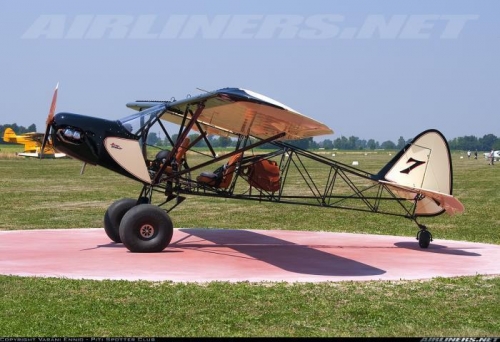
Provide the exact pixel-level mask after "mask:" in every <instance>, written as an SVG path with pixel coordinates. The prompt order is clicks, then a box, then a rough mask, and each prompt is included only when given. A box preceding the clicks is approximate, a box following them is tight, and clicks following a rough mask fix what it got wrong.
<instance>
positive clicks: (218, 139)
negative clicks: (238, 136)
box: [0, 123, 500, 151]
mask: <svg viewBox="0 0 500 342" xmlns="http://www.w3.org/2000/svg"><path fill="white" fill-rule="evenodd" d="M6 128H12V129H13V130H14V132H16V134H23V133H28V132H36V125H35V124H31V125H30V126H28V127H24V126H19V125H17V124H15V123H14V124H6V125H0V132H2V134H3V132H4V131H5V129H6ZM198 136H199V134H196V133H193V134H191V135H190V136H189V138H190V139H191V141H194V140H195V139H196V138H197V137H198ZM171 138H172V140H173V141H176V139H177V134H174V135H173V136H172V137H171ZM207 139H208V141H209V142H210V144H211V145H212V146H213V147H214V148H226V147H234V146H235V145H236V141H235V140H233V139H231V138H228V137H222V136H215V135H209V136H207ZM410 141H411V139H409V140H406V139H404V138H403V137H402V136H401V137H399V139H398V141H397V142H393V141H391V140H386V141H383V142H382V143H379V142H378V141H375V140H374V139H369V140H365V139H360V138H358V137H356V136H350V137H345V136H341V137H339V138H336V139H334V140H331V139H325V140H322V141H314V140H313V138H307V139H300V140H290V141H287V142H288V143H290V144H291V145H294V146H297V147H300V148H303V149H319V148H324V149H325V150H332V149H338V150H378V149H384V150H399V149H402V148H403V147H404V146H405V145H406V144H407V143H408V142H410ZM0 143H2V144H3V143H4V142H3V140H0ZM147 143H148V144H150V145H162V146H169V145H171V144H170V141H169V140H168V139H167V138H166V137H164V138H162V137H161V134H160V133H158V134H157V133H155V132H151V131H150V132H149V135H148V141H147ZM448 144H449V146H450V149H451V150H462V151H466V150H471V151H475V150H477V151H489V150H491V149H494V150H500V138H499V137H497V136H496V135H494V134H486V135H484V136H483V137H481V138H478V137H476V136H474V135H466V136H463V137H458V138H454V139H451V140H448ZM206 146H207V144H206V142H205V140H203V139H202V140H200V141H199V142H198V143H197V144H196V147H206ZM270 147H272V145H270V144H264V145H261V146H260V148H263V149H265V148H270Z"/></svg>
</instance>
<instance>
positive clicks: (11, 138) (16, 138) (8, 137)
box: [3, 84, 66, 158]
mask: <svg viewBox="0 0 500 342" xmlns="http://www.w3.org/2000/svg"><path fill="white" fill-rule="evenodd" d="M58 87H59V84H57V86H56V88H55V90H54V95H53V97H52V103H51V105H50V110H49V116H53V115H54V112H55V110H56V102H57V89H58ZM43 140H44V133H37V132H29V133H24V134H22V135H17V134H16V132H14V130H13V129H12V128H6V129H5V131H4V133H3V141H5V142H7V143H14V144H20V145H24V152H21V153H17V155H18V156H22V157H35V158H41V157H42V156H43V157H45V158H64V157H66V155H65V154H64V153H58V152H57V151H56V150H55V149H54V147H53V146H52V143H51V142H50V141H47V142H45V145H44V146H43V149H42V145H43ZM42 150H43V152H42Z"/></svg>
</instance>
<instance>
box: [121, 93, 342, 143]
mask: <svg viewBox="0 0 500 342" xmlns="http://www.w3.org/2000/svg"><path fill="white" fill-rule="evenodd" d="M157 103H158V102H133V103H129V104H127V106H128V107H130V108H134V109H142V108H148V107H151V106H154V105H156V104H157ZM199 104H203V106H204V108H203V111H202V113H201V115H200V116H199V118H198V123H199V124H200V125H201V127H202V129H204V130H205V131H206V132H207V133H208V134H217V135H222V136H234V135H244V136H247V135H248V136H252V137H255V138H259V139H266V138H269V137H272V136H275V135H276V134H279V133H282V132H285V133H286V134H285V136H284V137H283V138H282V139H283V140H295V139H303V138H309V137H314V136H318V135H325V134H333V131H332V130H331V129H330V128H328V127H327V126H326V125H324V124H322V123H320V122H318V121H316V120H314V119H311V118H309V117H307V116H304V115H302V114H300V113H299V112H297V111H295V110H293V109H291V108H289V107H287V106H285V105H283V104H281V103H279V102H277V101H275V100H273V99H270V98H268V97H266V96H263V95H260V94H257V93H255V92H252V91H249V90H243V89H238V88H225V89H221V90H218V91H215V92H211V93H207V94H204V95H201V96H198V97H192V98H188V99H186V100H181V101H175V102H172V103H169V104H168V110H167V112H166V113H165V114H163V116H162V119H163V120H166V121H169V122H172V123H175V124H182V122H183V117H184V113H186V112H188V111H190V110H191V111H195V110H196V106H198V105H199ZM185 124H187V123H185Z"/></svg>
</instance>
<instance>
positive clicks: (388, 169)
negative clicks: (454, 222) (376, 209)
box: [376, 129, 463, 216]
mask: <svg viewBox="0 0 500 342" xmlns="http://www.w3.org/2000/svg"><path fill="white" fill-rule="evenodd" d="M376 178H377V180H378V181H379V182H381V183H384V184H386V185H387V186H389V187H390V188H391V189H393V190H394V191H395V192H397V193H398V194H399V195H401V196H402V197H404V198H408V199H409V200H417V201H418V203H417V209H416V214H417V215H419V216H432V215H438V214H441V213H442V212H443V211H445V210H446V211H447V212H448V213H455V212H462V211H463V205H462V204H461V203H460V202H459V201H458V200H456V199H455V198H453V196H451V195H452V191H453V170H452V165H451V155H450V149H449V147H448V143H447V141H446V139H445V137H444V136H443V135H442V134H441V132H439V131H437V130H434V129H431V130H427V131H424V132H422V133H420V134H419V135H417V136H416V137H415V138H414V139H413V140H412V141H411V142H410V143H409V144H407V145H406V146H405V147H404V148H403V149H402V150H401V151H400V152H399V153H398V154H397V155H396V156H395V157H394V158H393V159H392V160H391V161H390V162H389V163H388V164H387V165H386V166H384V167H383V168H382V170H380V172H379V173H378V174H377V176H376Z"/></svg>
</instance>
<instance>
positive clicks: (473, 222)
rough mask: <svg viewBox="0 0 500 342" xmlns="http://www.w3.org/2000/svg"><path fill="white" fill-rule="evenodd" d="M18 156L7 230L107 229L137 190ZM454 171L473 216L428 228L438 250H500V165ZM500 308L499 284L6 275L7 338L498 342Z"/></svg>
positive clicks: (289, 222) (332, 215)
mask: <svg viewBox="0 0 500 342" xmlns="http://www.w3.org/2000/svg"><path fill="white" fill-rule="evenodd" d="M14 152H15V148H14V147H11V146H8V147H6V146H3V145H2V146H0V173H1V175H2V177H1V178H0V185H1V189H2V192H1V195H0V196H1V197H0V199H1V203H2V207H1V211H0V229H4V230H5V229H44V228H82V227H102V225H103V223H102V219H103V215H104V212H105V210H106V208H107V207H108V206H109V205H110V204H111V203H112V202H113V201H114V200H116V199H119V198H122V197H135V196H137V194H138V192H139V190H140V186H139V184H137V183H135V182H133V181H130V180H128V179H126V178H124V177H122V176H119V175H116V174H114V173H111V172H109V171H107V170H105V169H103V168H100V167H87V169H86V172H85V174H84V175H83V176H80V175H79V172H80V168H81V163H79V162H77V161H74V160H71V159H64V160H34V159H23V158H18V157H15V155H14ZM189 158H196V156H189ZM335 159H336V160H339V161H341V162H344V163H347V164H350V163H351V162H352V161H353V160H357V161H359V167H360V168H361V169H363V170H367V171H370V172H376V171H377V170H378V169H380V168H381V167H382V166H383V165H384V164H385V163H386V162H387V161H388V160H389V159H390V156H389V154H388V152H385V151H378V152H377V153H370V154H368V155H365V154H364V153H354V152H342V151H340V152H339V151H337V152H336V156H335ZM453 165H454V195H455V196H456V197H457V198H458V199H459V200H460V201H462V203H463V204H464V205H465V208H466V212H465V213H464V214H462V215H459V216H453V217H449V216H448V215H446V214H443V215H441V216H439V217H435V218H427V219H425V220H424V219H423V220H421V222H422V223H424V224H426V225H427V226H428V227H429V229H430V230H431V232H432V233H433V235H434V237H435V239H451V240H466V241H474V242H486V243H493V244H500V234H499V233H498V227H499V221H500V215H498V214H496V211H497V210H498V208H499V205H500V196H498V186H497V184H499V182H500V170H499V169H498V167H500V165H498V166H497V165H495V166H493V167H492V166H489V165H488V164H487V162H486V161H485V160H484V159H478V160H473V159H471V160H468V159H467V158H466V157H464V158H463V159H461V158H460V155H459V154H458V153H454V154H453ZM248 213H252V215H248ZM171 217H172V220H173V222H174V226H175V227H184V228H190V227H197V228H241V229H250V228H251V229H286V230H302V231H304V230H306V231H319V230H321V231H332V232H355V233H370V234H389V235H404V236H414V235H415V234H416V231H417V229H416V226H415V224H414V223H412V222H411V221H409V220H404V219H401V218H394V217H390V216H383V215H373V214H367V213H358V212H352V211H342V210H332V209H324V208H316V207H304V206H293V205H279V204H271V203H255V202H242V201H231V200H224V199H209V198H208V199H207V198H199V197H189V198H188V200H186V201H185V202H184V203H183V204H182V205H181V206H180V207H179V208H177V209H175V210H174V211H173V212H172V213H171ZM20 248H22V246H20ZM124 267H126V265H124ZM408 267H411V265H408ZM499 302H500V277H499V276H482V275H477V276H474V277H460V278H453V279H445V278H439V279H434V280H431V281H399V282H388V281H383V282H340V283H322V284H298V283H297V284H286V283H246V282H242V283H236V284H230V283H223V282H214V283H210V284H208V285H196V284H174V283H169V282H164V283H154V282H125V281H91V280H79V281H77V280H68V279H54V278H51V279H43V278H22V277H12V276H0V336H289V337H292V336H307V337H309V336H499V335H500V323H499V321H500V320H499V319H498V317H500V309H499V305H498V303H499Z"/></svg>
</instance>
